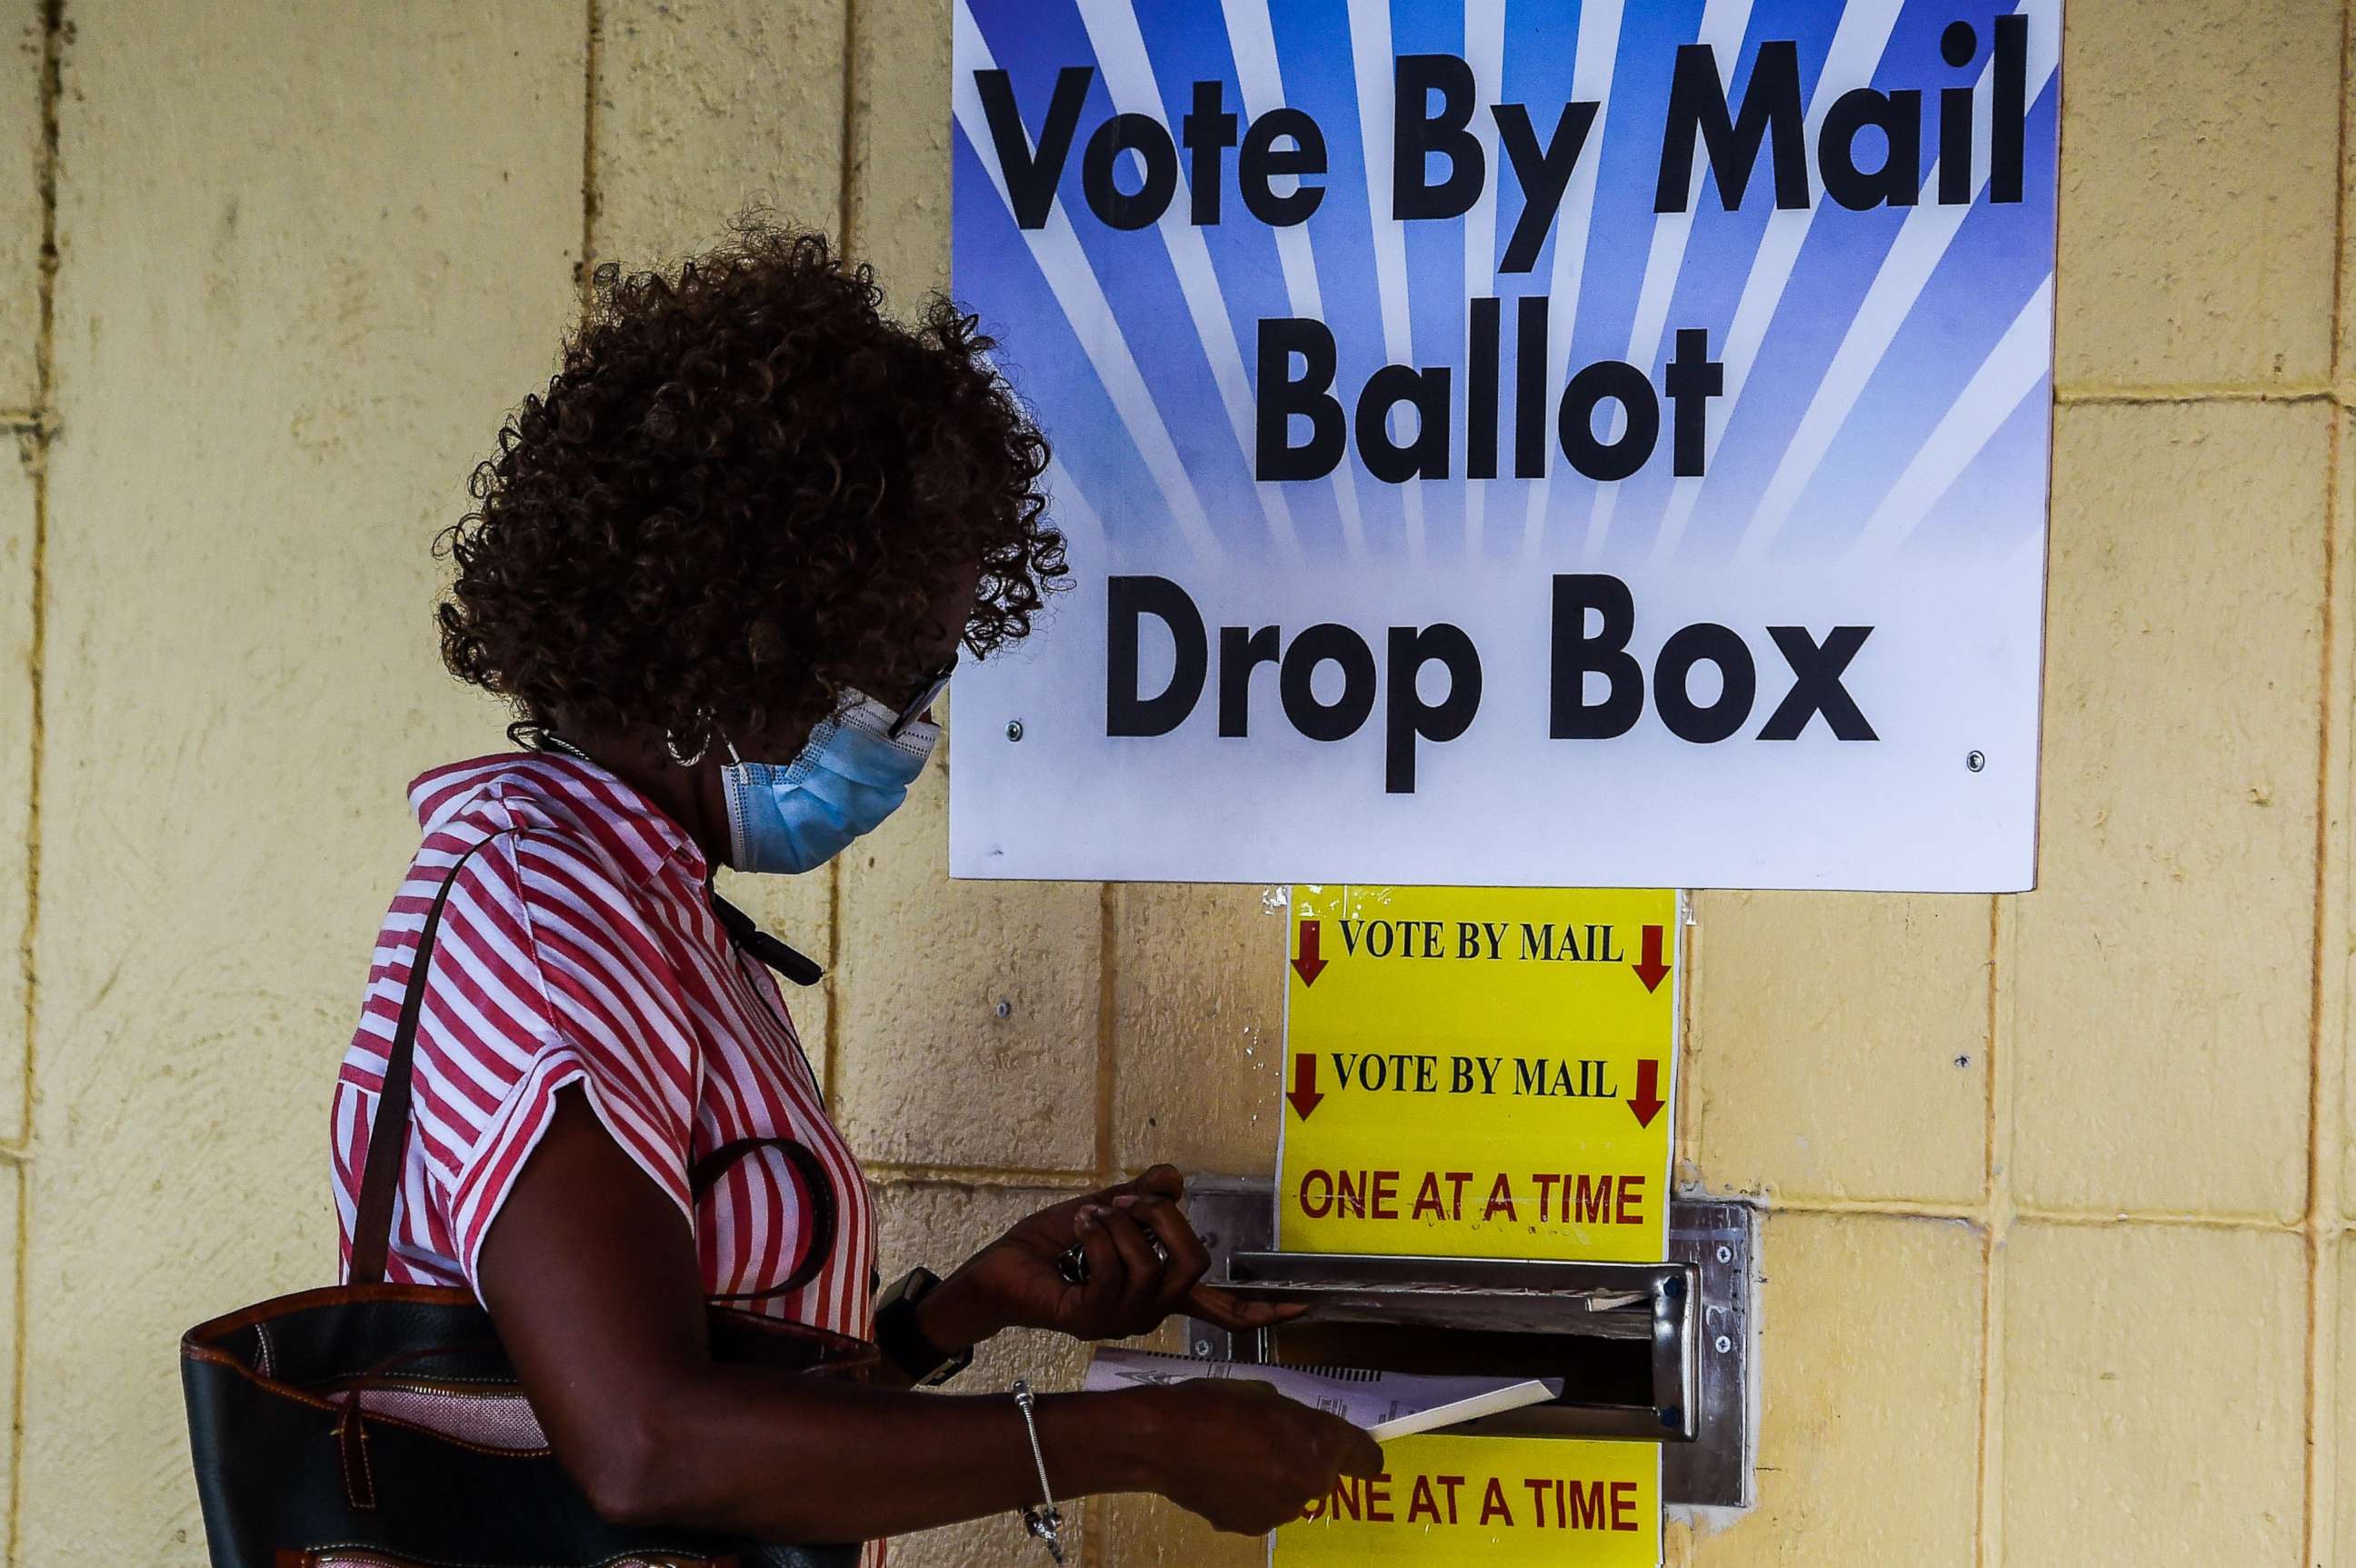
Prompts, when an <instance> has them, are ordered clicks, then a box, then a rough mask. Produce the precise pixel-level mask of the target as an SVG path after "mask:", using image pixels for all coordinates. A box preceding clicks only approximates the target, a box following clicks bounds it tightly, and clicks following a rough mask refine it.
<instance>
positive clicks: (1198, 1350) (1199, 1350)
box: [1194, 1339, 1211, 1356]
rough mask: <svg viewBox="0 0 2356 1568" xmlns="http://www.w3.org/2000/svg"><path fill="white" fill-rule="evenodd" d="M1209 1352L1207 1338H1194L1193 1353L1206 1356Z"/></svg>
mask: <svg viewBox="0 0 2356 1568" xmlns="http://www.w3.org/2000/svg"><path fill="white" fill-rule="evenodd" d="M1210 1353H1211V1342H1210V1341H1209V1340H1207V1339H1197V1340H1195V1341H1194V1354H1196V1355H1197V1356H1207V1355H1209V1354H1210Z"/></svg>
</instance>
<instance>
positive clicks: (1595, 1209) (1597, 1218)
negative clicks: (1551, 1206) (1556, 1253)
mask: <svg viewBox="0 0 2356 1568" xmlns="http://www.w3.org/2000/svg"><path fill="white" fill-rule="evenodd" d="M1611 1209H1612V1178H1611V1177H1610V1176H1605V1177H1603V1178H1602V1179H1601V1181H1599V1180H1597V1179H1596V1178H1595V1177H1593V1176H1589V1175H1588V1174H1587V1173H1586V1172H1584V1171H1581V1172H1580V1176H1579V1223H1580V1224H1581V1225H1606V1224H1609V1223H1611V1219H1612V1214H1611ZM1563 1218H1564V1219H1569V1218H1570V1216H1569V1215H1568V1214H1566V1215H1564V1216H1563Z"/></svg>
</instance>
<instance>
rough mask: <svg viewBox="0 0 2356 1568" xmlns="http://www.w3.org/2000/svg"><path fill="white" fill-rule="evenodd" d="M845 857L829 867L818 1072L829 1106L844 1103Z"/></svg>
mask: <svg viewBox="0 0 2356 1568" xmlns="http://www.w3.org/2000/svg"><path fill="white" fill-rule="evenodd" d="M841 968H842V857H841V855H837V856H835V857H834V858H833V859H832V860H830V861H829V862H827V865H826V1022H825V1024H824V1025H823V1026H820V1028H819V1041H820V1042H821V1043H822V1044H823V1045H824V1046H825V1047H826V1065H825V1066H824V1067H823V1068H821V1069H819V1093H820V1094H822V1095H824V1096H825V1097H826V1102H827V1104H828V1105H830V1106H832V1107H835V1108H837V1109H840V1107H841V1103H842V1024H841V1017H842V989H841V983H840V977H841Z"/></svg>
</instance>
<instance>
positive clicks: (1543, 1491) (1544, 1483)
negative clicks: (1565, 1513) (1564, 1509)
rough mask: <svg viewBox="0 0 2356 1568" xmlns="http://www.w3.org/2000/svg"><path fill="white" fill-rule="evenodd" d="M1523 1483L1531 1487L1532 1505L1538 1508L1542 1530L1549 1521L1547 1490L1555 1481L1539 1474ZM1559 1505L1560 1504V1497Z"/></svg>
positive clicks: (1539, 1526) (1539, 1525) (1539, 1524)
mask: <svg viewBox="0 0 2356 1568" xmlns="http://www.w3.org/2000/svg"><path fill="white" fill-rule="evenodd" d="M1522 1485H1524V1486H1525V1487H1528V1488H1529V1489H1530V1505H1531V1507H1533V1508H1534V1509H1537V1516H1538V1528H1539V1529H1540V1530H1544V1529H1545V1528H1546V1521H1547V1509H1546V1505H1547V1488H1548V1487H1552V1486H1553V1485H1554V1483H1553V1482H1551V1481H1549V1480H1547V1478H1546V1477H1543V1476H1537V1477H1529V1478H1527V1479H1526V1480H1524V1481H1523V1482H1522ZM1557 1506H1558V1507H1559V1506H1560V1503H1559V1498H1558V1501H1557Z"/></svg>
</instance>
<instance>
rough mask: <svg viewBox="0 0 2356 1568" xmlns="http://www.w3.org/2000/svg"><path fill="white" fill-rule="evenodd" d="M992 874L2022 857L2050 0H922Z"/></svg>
mask: <svg viewBox="0 0 2356 1568" xmlns="http://www.w3.org/2000/svg"><path fill="white" fill-rule="evenodd" d="M955 5H956V12H955V16H956V28H957V40H956V44H957V64H956V82H955V112H956V129H955V135H954V148H955V158H956V215H955V234H956V272H955V284H954V292H955V293H956V295H957V296H958V298H959V299H960V300H962V301H964V302H966V303H967V304H968V305H969V306H970V307H971V308H972V309H973V310H975V311H976V312H977V313H978V314H980V317H982V319H983V322H984V325H985V328H987V329H988V330H989V331H991V333H992V334H993V335H994V336H996V337H997V338H999V340H1000V349H999V360H1000V362H1001V365H1002V366H1003V368H1004V369H1005V371H1007V373H1008V374H1009V376H1010V377H1011V378H1012V381H1014V383H1015V385H1016V386H1017V388H1018V389H1019V390H1020V391H1021V392H1023V394H1024V396H1026V397H1027V398H1028V399H1029V400H1030V401H1031V403H1033V406H1034V407H1035V409H1036V412H1037V414H1038V418H1039V420H1040V423H1041V424H1042V426H1043V427H1044V430H1045V431H1046V433H1047V435H1048V437H1049V439H1050V440H1051V441H1052V443H1053V444H1054V446H1055V466H1054V467H1053V469H1052V471H1051V474H1050V476H1049V483H1050V486H1051V489H1052V491H1053V497H1054V508H1053V516H1054V517H1055V520H1056V521H1058V522H1059V523H1060V525H1061V526H1062V527H1063V529H1064V530H1065V532H1066V534H1067V535H1068V538H1069V541H1070V546H1069V547H1070V557H1071V564H1072V568H1073V575H1074V578H1075V585H1074V587H1073V590H1072V591H1071V592H1070V593H1069V594H1067V595H1065V596H1059V597H1058V598H1057V599H1056V600H1055V601H1054V607H1053V610H1052V612H1051V614H1050V616H1049V617H1048V618H1047V619H1046V621H1045V623H1044V627H1043V629H1042V630H1041V631H1039V632H1038V633H1037V634H1036V635H1035V636H1033V638H1032V639H1030V641H1028V642H1027V643H1025V644H1023V646H1022V647H1020V648H1019V649H1017V650H1011V651H1010V652H1008V653H1006V654H1004V655H1001V656H999V657H996V658H993V659H991V660H988V661H986V662H984V663H982V664H980V665H978V666H974V667H971V668H969V669H968V670H967V671H965V672H963V673H962V674H960V675H959V677H958V682H957V686H956V691H955V698H954V714H955V718H954V723H953V725H952V726H951V727H952V734H953V736H954V739H953V743H952V755H951V759H950V771H951V784H950V789H951V796H950V800H951V820H950V864H951V870H952V871H953V873H955V874H956V875H962V876H984V877H998V876H1007V877H1085V878H1108V879H1136V880H1192V881H1269V882H1279V881H1288V882H1289V881H1312V880H1316V881H1333V882H1339V881H1350V882H1380V883H1402V884H1417V883H1440V884H1470V885H1482V884H1490V885H1541V886H1547V885H1551V886H1704V887H1707V886H1733V887H1852V888H1894V889H1913V890H1938V891H1995V890H2012V889H2019V888H2025V887H2027V886H2030V885H2031V884H2032V883H2033V881H2034V879H2035V865H2036V822H2037V775H2038V710H2039V688H2040V662H2041V641H2042V637H2041V633H2042V622H2043V592H2044V575H2045V518H2046V476H2047V468H2048V455H2049V447H2050V439H2051V406H2052V399H2051V377H2052V362H2053V360H2052V319H2053V257H2054V242H2053V234H2054V230H2053V215H2054V164H2055V149H2056V144H2057V113H2058V99H2059V84H2058V80H2057V68H2058V65H2059V57H2060V46H2061V6H2060V0H2024V3H2023V4H2022V5H2019V8H2017V9H2014V8H2008V7H2006V6H2003V5H1999V4H1997V0H1456V3H1453V4H1440V3H1437V0H1199V3H1196V4H1188V5H1177V4H1161V3H1145V0H955Z"/></svg>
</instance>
